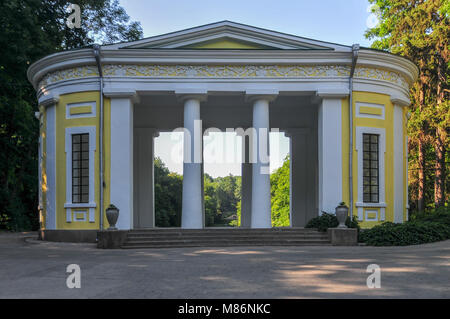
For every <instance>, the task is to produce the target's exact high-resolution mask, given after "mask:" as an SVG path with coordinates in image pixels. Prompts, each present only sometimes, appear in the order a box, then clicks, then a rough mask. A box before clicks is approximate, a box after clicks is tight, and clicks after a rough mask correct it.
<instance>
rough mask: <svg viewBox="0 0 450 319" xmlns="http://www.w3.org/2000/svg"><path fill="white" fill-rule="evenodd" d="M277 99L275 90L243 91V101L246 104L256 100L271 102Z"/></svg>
mask: <svg viewBox="0 0 450 319" xmlns="http://www.w3.org/2000/svg"><path fill="white" fill-rule="evenodd" d="M277 97H278V91H276V90H247V91H245V100H246V101H247V102H255V101H257V100H265V101H268V102H273V101H274V100H275V99H276V98H277Z"/></svg>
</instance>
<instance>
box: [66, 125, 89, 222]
mask: <svg viewBox="0 0 450 319" xmlns="http://www.w3.org/2000/svg"><path fill="white" fill-rule="evenodd" d="M77 134H89V159H88V161H89V187H88V188H89V195H88V198H89V200H88V202H86V203H74V202H73V196H72V195H73V185H72V181H73V180H72V174H73V168H72V156H73V154H72V150H73V146H72V136H73V135H77ZM96 142H97V140H96V127H95V126H79V127H68V128H66V130H65V152H66V202H65V204H64V208H66V213H67V215H66V221H67V222H71V221H72V215H71V209H72V208H89V211H90V213H89V222H94V221H95V217H94V210H93V209H94V208H95V207H96V206H97V205H96V202H95V166H94V163H95V151H96Z"/></svg>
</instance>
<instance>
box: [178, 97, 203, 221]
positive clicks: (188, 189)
mask: <svg viewBox="0 0 450 319" xmlns="http://www.w3.org/2000/svg"><path fill="white" fill-rule="evenodd" d="M200 99H201V97H197V96H187V97H185V98H184V128H185V133H184V163H183V195H182V214H181V228H191V229H198V228H203V227H204V222H203V220H204V217H203V198H202V194H203V191H202V185H203V182H202V158H203V155H202V153H203V151H202V144H203V143H202V142H203V141H202V140H203V136H202V135H203V134H202V132H203V131H202V128H201V122H200Z"/></svg>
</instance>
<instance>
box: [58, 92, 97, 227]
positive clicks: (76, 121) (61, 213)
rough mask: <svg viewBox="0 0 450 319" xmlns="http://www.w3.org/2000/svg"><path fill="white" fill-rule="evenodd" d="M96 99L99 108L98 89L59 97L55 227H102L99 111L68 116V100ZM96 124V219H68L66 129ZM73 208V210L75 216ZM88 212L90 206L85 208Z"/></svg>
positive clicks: (77, 101) (92, 100)
mask: <svg viewBox="0 0 450 319" xmlns="http://www.w3.org/2000/svg"><path fill="white" fill-rule="evenodd" d="M80 102H95V103H96V105H97V109H99V105H100V94H99V92H98V91H90V92H81V93H71V94H64V95H61V96H60V99H59V102H58V105H57V107H56V227H57V229H98V228H99V178H98V176H99V164H100V162H99V145H100V143H99V124H100V120H99V118H100V117H99V112H96V113H97V116H95V117H83V118H72V119H66V105H67V104H69V103H80ZM79 126H95V127H96V149H95V155H94V181H95V182H94V192H95V196H94V198H95V202H96V203H97V207H96V208H95V209H94V210H95V222H94V223H90V222H89V218H88V217H87V218H86V221H72V222H67V221H66V209H65V208H64V204H65V203H66V202H67V199H66V153H65V129H66V128H68V127H79ZM74 210H84V209H72V215H73V214H74ZM85 210H86V211H89V209H87V208H86V209H85Z"/></svg>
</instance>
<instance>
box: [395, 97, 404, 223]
mask: <svg viewBox="0 0 450 319" xmlns="http://www.w3.org/2000/svg"><path fill="white" fill-rule="evenodd" d="M403 142H404V136H403V109H402V107H401V106H400V105H396V104H394V223H402V222H403V213H404V207H403V202H404V200H405V197H404V187H403V183H404V175H403V174H404V169H403V163H404V157H403Z"/></svg>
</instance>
